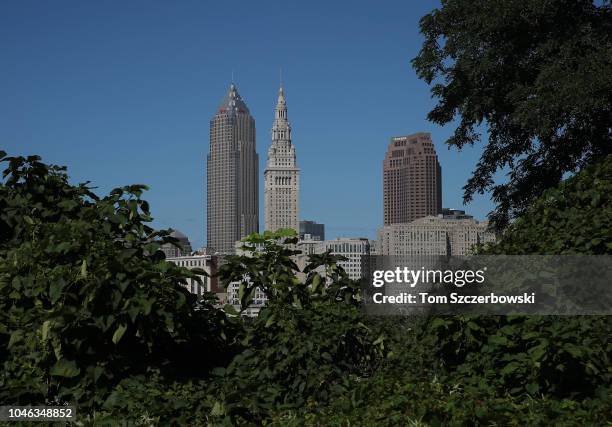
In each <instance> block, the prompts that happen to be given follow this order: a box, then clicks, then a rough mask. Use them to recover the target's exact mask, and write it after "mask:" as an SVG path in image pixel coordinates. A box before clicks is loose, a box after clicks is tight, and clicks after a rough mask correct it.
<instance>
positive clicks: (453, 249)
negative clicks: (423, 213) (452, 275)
mask: <svg viewBox="0 0 612 427" xmlns="http://www.w3.org/2000/svg"><path fill="white" fill-rule="evenodd" d="M464 214H465V213H464ZM462 216H466V215H462ZM492 242H495V234H494V233H493V232H491V231H489V230H488V223H487V222H486V221H482V222H479V221H476V220H474V219H473V218H460V219H456V218H452V217H444V215H442V214H440V215H438V216H427V217H424V218H419V219H417V220H415V221H412V222H411V223H407V224H392V225H385V226H384V227H382V228H380V229H379V230H378V240H377V255H387V256H423V255H469V254H470V253H471V252H472V249H473V247H474V245H476V244H481V243H492Z"/></svg>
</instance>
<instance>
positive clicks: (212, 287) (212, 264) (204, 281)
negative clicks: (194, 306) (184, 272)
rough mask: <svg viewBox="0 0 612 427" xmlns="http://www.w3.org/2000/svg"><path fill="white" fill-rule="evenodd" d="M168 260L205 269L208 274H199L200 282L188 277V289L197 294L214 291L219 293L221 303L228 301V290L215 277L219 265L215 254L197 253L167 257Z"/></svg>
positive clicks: (184, 265)
mask: <svg viewBox="0 0 612 427" xmlns="http://www.w3.org/2000/svg"><path fill="white" fill-rule="evenodd" d="M167 261H169V262H172V263H174V264H176V265H178V266H179V267H185V268H188V269H190V270H191V269H194V268H198V269H200V270H204V271H205V272H206V273H207V274H208V276H204V275H198V278H199V280H200V282H198V281H196V280H193V279H191V278H187V283H186V284H185V287H186V288H187V290H188V291H189V292H191V293H193V294H196V295H202V294H203V293H204V292H213V293H214V294H215V295H217V298H218V299H219V303H220V304H224V303H226V302H227V292H226V291H225V289H223V287H222V286H220V285H219V280H218V278H217V277H215V275H216V273H217V267H218V259H217V258H216V257H215V256H212V255H199V254H197V255H188V256H178V257H173V258H167Z"/></svg>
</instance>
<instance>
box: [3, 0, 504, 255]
mask: <svg viewBox="0 0 612 427" xmlns="http://www.w3.org/2000/svg"><path fill="white" fill-rule="evenodd" d="M434 5H435V3H429V2H407V1H382V2H371V1H363V2H362V1H351V2H331V1H303V2H287V1H285V2H280V1H279V2H272V1H248V2H247V1H244V2H243V1H230V2H226V1H216V2H212V1H179V2H169V1H129V2H128V1H95V2H83V1H53V2H51V1H30V0H4V1H2V2H0V148H3V149H4V150H5V151H7V152H8V153H9V154H10V155H27V154H40V155H42V157H43V159H44V160H45V161H47V162H51V163H56V164H62V165H66V166H68V169H69V173H70V175H71V178H72V180H73V181H74V182H80V181H85V180H90V181H92V183H93V185H95V186H97V187H98V190H97V192H98V193H105V192H107V191H108V190H110V189H111V188H113V187H116V186H120V185H125V184H132V183H144V184H147V185H149V186H150V187H151V190H150V192H149V193H148V194H147V195H146V198H147V199H148V200H149V201H150V202H151V206H152V210H153V214H154V217H155V223H154V225H155V226H157V227H174V228H177V229H179V230H181V231H183V232H184V233H186V234H187V235H188V236H189V238H190V239H191V240H192V243H193V244H194V245H195V246H200V245H202V244H203V243H204V240H205V232H204V230H205V228H204V227H205V223H204V218H205V211H204V202H205V184H204V183H205V181H204V177H205V158H206V153H207V150H208V128H209V120H210V118H211V116H212V115H213V114H214V112H215V109H216V106H217V105H218V103H219V102H220V101H221V99H222V98H223V95H224V94H225V92H226V90H227V87H228V85H229V83H230V79H231V73H232V70H233V71H234V77H235V81H236V84H237V87H238V90H239V92H240V94H241V95H242V97H243V98H244V100H245V101H246V103H247V105H248V106H249V108H250V110H251V114H252V115H253V116H254V117H255V120H256V124H257V151H258V153H259V157H260V188H261V183H262V180H263V168H264V163H265V159H266V153H267V149H268V146H269V144H270V128H271V126H272V120H273V109H274V105H275V102H276V94H277V89H278V85H279V68H281V67H282V70H283V80H284V84H285V88H286V93H287V102H288V107H289V119H290V120H291V123H292V126H293V138H294V140H293V142H294V144H295V145H296V149H297V155H298V163H299V166H300V168H301V170H302V178H301V182H302V192H301V200H300V202H301V212H300V217H301V218H302V219H312V220H316V221H318V222H323V223H325V225H326V227H327V228H326V231H327V234H328V236H329V237H337V236H366V237H370V238H374V237H375V233H376V228H377V227H379V226H380V225H381V223H382V171H381V169H382V159H383V157H384V153H385V149H386V146H387V144H388V142H389V138H390V137H392V136H397V135H405V134H410V133H414V132H419V131H426V132H431V133H432V136H433V140H434V143H435V145H436V149H437V151H438V156H439V160H440V163H441V166H442V174H443V204H444V206H445V207H454V208H462V198H461V196H462V190H461V187H462V186H463V185H464V184H465V182H466V180H467V178H468V177H469V175H470V172H471V171H472V169H473V167H474V165H475V163H476V161H477V159H478V156H479V153H480V151H481V147H475V148H471V149H468V150H464V151H462V152H457V151H456V150H454V149H453V150H448V148H447V147H446V146H445V145H444V144H443V141H444V140H445V139H446V138H447V137H448V135H449V134H450V132H451V130H452V129H451V128H450V127H445V128H441V127H439V126H436V125H434V124H432V123H429V122H427V120H426V114H427V112H428V111H429V109H430V108H431V107H432V105H433V104H434V102H433V100H432V99H431V98H430V95H429V88H428V87H427V85H426V84H425V83H424V82H422V81H420V80H418V79H417V78H416V75H415V73H414V71H413V70H412V68H411V66H410V59H411V58H413V57H414V56H415V55H416V54H417V52H418V50H419V48H420V43H421V40H422V38H421V36H420V34H419V32H418V21H419V18H420V17H421V16H422V15H424V14H425V13H427V12H428V11H429V10H430V9H431V8H433V7H434ZM261 194H263V193H262V192H260V218H261V220H262V222H263V201H262V197H261ZM464 208H465V209H466V210H467V211H469V212H470V213H472V214H474V215H475V216H476V217H477V218H479V219H482V218H484V217H485V215H486V214H487V213H488V212H489V211H490V210H491V208H492V204H491V202H490V201H489V198H488V197H481V198H479V199H477V200H476V201H475V202H473V203H472V204H471V205H470V206H466V207H464Z"/></svg>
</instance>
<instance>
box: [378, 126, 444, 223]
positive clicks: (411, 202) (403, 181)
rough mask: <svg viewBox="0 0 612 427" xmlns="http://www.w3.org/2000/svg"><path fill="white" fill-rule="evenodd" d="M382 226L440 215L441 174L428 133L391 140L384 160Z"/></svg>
mask: <svg viewBox="0 0 612 427" xmlns="http://www.w3.org/2000/svg"><path fill="white" fill-rule="evenodd" d="M383 193H384V196H383V199H384V200H383V206H384V217H385V218H384V221H385V225H390V224H401V223H408V222H411V221H414V220H415V219H418V218H422V217H425V216H428V215H434V216H435V215H438V214H439V213H440V212H441V211H442V170H441V169H440V164H439V163H438V156H437V155H436V150H435V148H434V145H433V142H432V141H431V135H430V134H429V133H424V132H421V133H415V134H414V135H408V136H399V137H395V138H392V139H391V142H390V143H389V146H388V148H387V153H386V155H385V159H384V160H383Z"/></svg>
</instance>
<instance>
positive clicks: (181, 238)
mask: <svg viewBox="0 0 612 427" xmlns="http://www.w3.org/2000/svg"><path fill="white" fill-rule="evenodd" d="M170 237H174V238H175V239H177V240H178V246H176V245H173V244H172V243H164V244H163V245H161V248H160V249H161V250H162V252H163V253H164V255H166V258H176V257H180V256H186V255H191V252H192V251H193V249H192V248H191V243H190V242H189V238H187V236H185V235H184V234H183V233H181V232H180V231H178V230H173V231H172V233H170Z"/></svg>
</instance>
